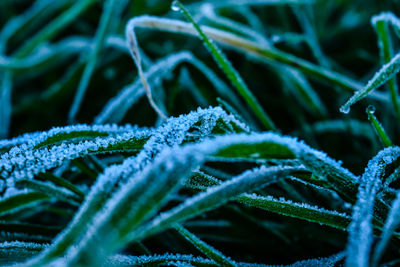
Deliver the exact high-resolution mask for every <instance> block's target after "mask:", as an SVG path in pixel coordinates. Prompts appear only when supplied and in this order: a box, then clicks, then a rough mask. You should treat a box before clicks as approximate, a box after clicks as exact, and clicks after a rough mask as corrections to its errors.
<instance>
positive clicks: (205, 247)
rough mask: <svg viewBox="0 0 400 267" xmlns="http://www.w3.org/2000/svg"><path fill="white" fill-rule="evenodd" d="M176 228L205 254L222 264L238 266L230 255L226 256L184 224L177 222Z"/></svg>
mask: <svg viewBox="0 0 400 267" xmlns="http://www.w3.org/2000/svg"><path fill="white" fill-rule="evenodd" d="M174 228H175V229H176V230H177V231H178V233H180V234H181V235H182V236H183V237H184V238H185V239H186V240H188V241H189V242H190V243H192V244H193V245H194V246H195V247H196V248H197V249H198V250H200V251H201V252H202V253H203V254H204V255H206V256H207V257H209V258H210V259H212V260H214V261H215V262H216V263H218V264H220V265H221V266H237V264H236V263H235V262H233V261H232V260H231V259H230V258H229V257H226V256H225V255H224V254H222V253H221V252H220V251H218V250H216V249H215V248H213V247H212V246H210V245H209V244H207V243H205V242H204V241H203V240H201V239H200V238H198V237H197V236H196V235H194V234H193V233H191V232H190V231H188V230H187V229H186V228H184V227H183V226H181V225H179V224H176V225H175V226H174Z"/></svg>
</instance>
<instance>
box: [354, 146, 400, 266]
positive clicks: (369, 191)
mask: <svg viewBox="0 0 400 267" xmlns="http://www.w3.org/2000/svg"><path fill="white" fill-rule="evenodd" d="M398 157H400V148H399V147H389V148H385V149H384V150H382V151H380V152H379V153H378V154H377V155H376V156H375V157H374V158H372V159H371V160H370V161H369V162H368V166H367V168H366V169H365V172H364V174H363V175H362V177H361V179H360V186H359V189H358V194H357V203H356V204H355V206H354V209H353V219H352V222H351V224H350V225H349V228H348V231H349V238H348V243H347V250H346V253H347V258H346V266H360V267H361V266H366V265H367V264H368V262H369V256H370V250H371V245H372V225H371V220H372V217H373V207H374V202H375V196H376V193H377V192H378V190H379V189H380V188H381V186H382V181H381V179H382V176H383V175H384V174H385V167H386V166H387V165H389V164H391V163H393V162H394V161H395V160H396V159H397V158H398Z"/></svg>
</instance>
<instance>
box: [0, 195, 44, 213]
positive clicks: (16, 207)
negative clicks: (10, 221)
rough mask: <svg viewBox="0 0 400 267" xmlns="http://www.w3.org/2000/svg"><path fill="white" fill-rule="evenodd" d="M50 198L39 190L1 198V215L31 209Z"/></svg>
mask: <svg viewBox="0 0 400 267" xmlns="http://www.w3.org/2000/svg"><path fill="white" fill-rule="evenodd" d="M49 200H50V198H49V197H48V196H47V195H45V194H43V193H39V192H28V193H19V194H15V195H12V196H10V197H7V198H3V199H1V200H0V216H4V215H8V214H12V213H15V212H19V211H21V210H23V209H29V208H31V207H32V206H35V205H38V204H39V203H41V202H44V201H49Z"/></svg>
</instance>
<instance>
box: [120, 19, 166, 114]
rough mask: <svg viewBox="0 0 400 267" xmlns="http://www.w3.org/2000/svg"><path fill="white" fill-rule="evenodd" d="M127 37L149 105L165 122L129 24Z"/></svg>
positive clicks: (126, 31) (126, 32)
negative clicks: (153, 94)
mask: <svg viewBox="0 0 400 267" xmlns="http://www.w3.org/2000/svg"><path fill="white" fill-rule="evenodd" d="M125 36H126V41H127V45H128V47H129V51H130V53H131V56H132V58H133V61H134V62H135V65H136V67H137V69H138V74H139V78H140V81H141V82H142V85H143V88H144V90H145V92H146V95H147V99H148V100H149V103H150V105H151V107H152V108H153V109H154V111H155V112H156V113H157V115H158V116H159V117H160V118H161V119H162V120H165V119H166V118H167V116H166V114H164V112H163V111H162V110H161V109H160V108H159V107H158V106H157V104H156V102H155V101H154V99H153V96H152V91H151V87H150V85H149V82H148V81H147V77H146V76H145V75H144V73H143V68H142V58H141V56H140V51H139V46H138V42H137V38H136V35H135V33H134V32H133V30H131V28H130V27H129V23H128V24H127V26H126V30H125Z"/></svg>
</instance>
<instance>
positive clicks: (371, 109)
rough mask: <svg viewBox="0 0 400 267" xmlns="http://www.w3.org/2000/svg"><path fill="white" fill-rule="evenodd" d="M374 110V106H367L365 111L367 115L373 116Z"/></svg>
mask: <svg viewBox="0 0 400 267" xmlns="http://www.w3.org/2000/svg"><path fill="white" fill-rule="evenodd" d="M375 110H376V109H375V107H374V106H372V105H369V106H368V107H367V109H366V110H365V111H366V112H367V113H370V114H374V113H375Z"/></svg>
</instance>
